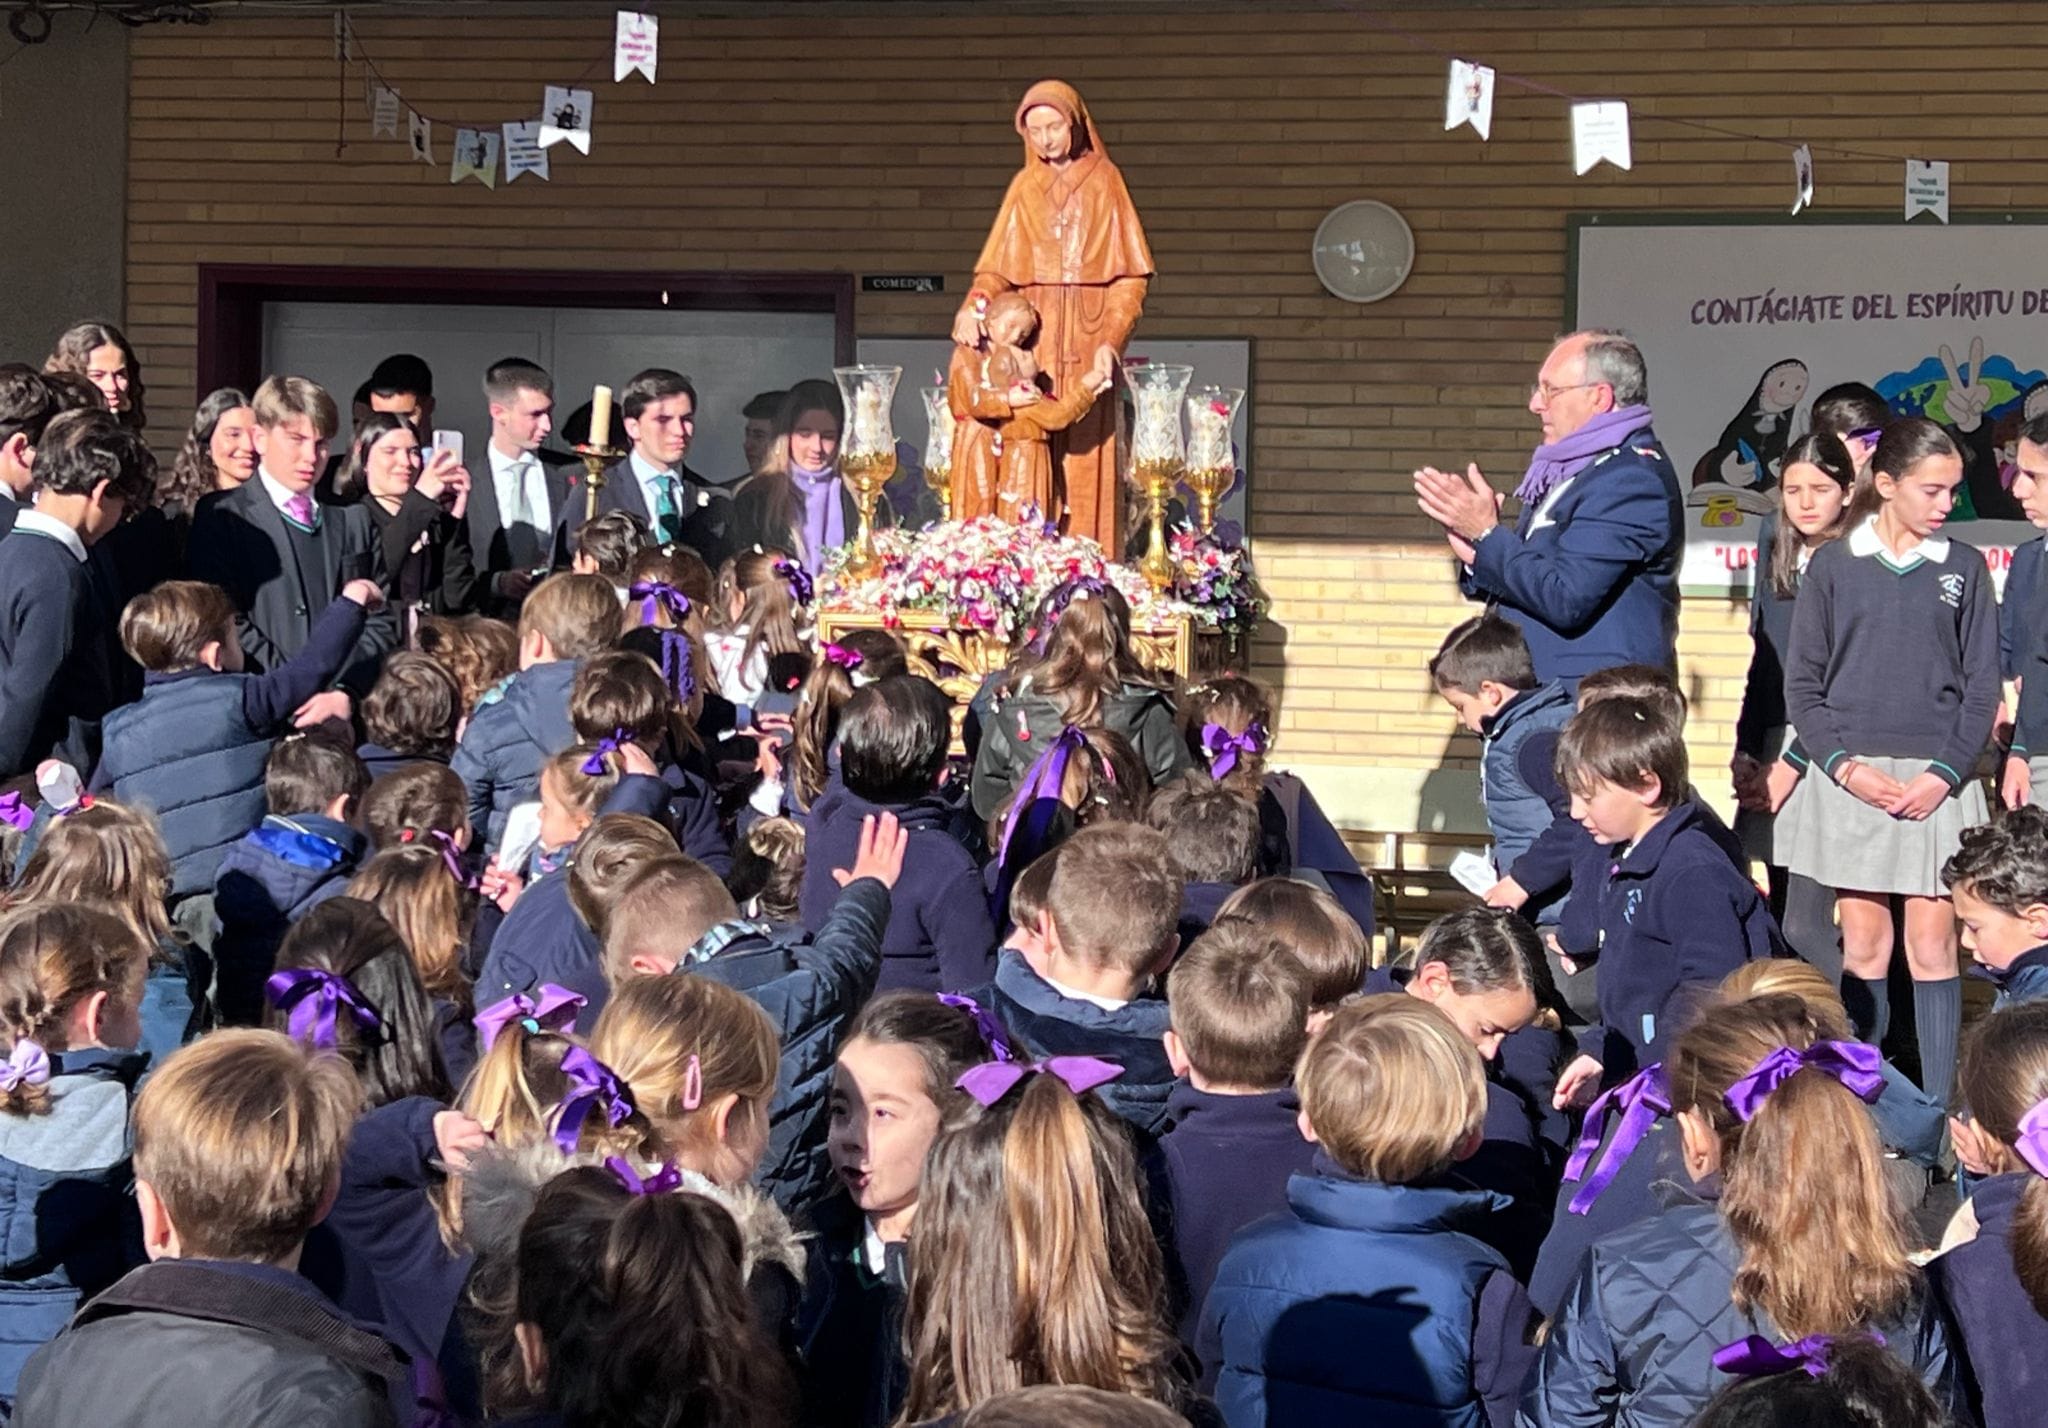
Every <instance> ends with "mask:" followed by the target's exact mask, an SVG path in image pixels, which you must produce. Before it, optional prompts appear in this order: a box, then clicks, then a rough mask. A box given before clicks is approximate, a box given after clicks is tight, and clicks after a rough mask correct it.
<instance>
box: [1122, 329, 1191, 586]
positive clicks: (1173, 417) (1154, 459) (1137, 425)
mask: <svg viewBox="0 0 2048 1428" xmlns="http://www.w3.org/2000/svg"><path fill="white" fill-rule="evenodd" d="M1124 375H1125V377H1126V379H1127V380H1128V381H1129V382H1130V384H1131V479H1132V480H1134V481H1136V482H1137V483H1138V489H1139V490H1141V491H1143V492H1144V493H1145V499H1146V501H1147V503H1148V504H1149V506H1150V508H1151V510H1150V515H1151V523H1152V532H1151V536H1150V538H1149V540H1148V541H1147V543H1146V547H1145V556H1144V558H1143V559H1142V560H1140V561H1139V562H1138V568H1139V570H1141V571H1143V572H1144V575H1145V579H1146V580H1147V581H1149V582H1150V583H1151V585H1152V588H1153V589H1154V590H1166V589H1167V588H1169V587H1170V586H1171V585H1172V584H1173V558H1172V556H1171V555H1170V554H1169V553H1168V552H1167V549H1166V502H1167V498H1168V497H1169V496H1171V495H1172V494H1173V488H1174V487H1175V486H1176V485H1177V484H1178V483H1179V482H1180V479H1181V475H1182V473H1183V472H1185V471H1186V469H1187V441H1186V438H1185V437H1184V436H1183V434H1182V432H1181V401H1182V399H1183V398H1184V397H1185V396H1186V395H1187V390H1188V383H1189V382H1190V381H1191V380H1192V379H1193V378H1194V375H1195V369H1194V368H1192V367H1188V366H1184V365H1182V364H1180V363H1176V362H1147V363H1145V364H1143V365H1142V366H1133V367H1129V368H1127V369H1125V373H1124Z"/></svg>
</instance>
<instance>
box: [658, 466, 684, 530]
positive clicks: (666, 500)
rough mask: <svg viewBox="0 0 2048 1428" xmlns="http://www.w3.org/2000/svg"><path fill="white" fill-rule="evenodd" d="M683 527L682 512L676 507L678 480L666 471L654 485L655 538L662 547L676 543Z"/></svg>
mask: <svg viewBox="0 0 2048 1428" xmlns="http://www.w3.org/2000/svg"><path fill="white" fill-rule="evenodd" d="M681 527H682V516H681V512H680V511H679V510H678V508H677V506H676V478H675V476H674V475H673V474H672V473H670V472H666V471H664V472H663V473H662V474H661V475H660V476H658V477H656V478H655V484H654V538H655V540H656V541H657V542H658V543H659V544H661V545H668V544H669V543H670V542H672V541H674V540H675V538H676V536H677V535H678V534H679V533H680V531H681Z"/></svg>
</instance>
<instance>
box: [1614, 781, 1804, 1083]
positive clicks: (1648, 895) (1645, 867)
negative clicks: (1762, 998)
mask: <svg viewBox="0 0 2048 1428" xmlns="http://www.w3.org/2000/svg"><path fill="white" fill-rule="evenodd" d="M1696 807H1697V806H1696V805H1694V804H1692V803H1691V802H1685V803H1681V804H1679V805H1677V806H1676V807H1675V808H1673V809H1672V810H1671V811H1670V812H1669V813H1667V814H1665V815H1664V816H1663V817H1662V818H1660V819H1659V820H1658V821H1657V822H1656V824H1655V825H1654V826H1652V827H1651V828H1650V829H1649V831H1648V832H1646V833H1644V834H1643V836H1642V837H1641V838H1638V839H1637V840H1636V841H1635V842H1634V843H1633V844H1631V845H1630V846H1629V848H1628V849H1627V851H1626V852H1623V853H1620V854H1618V855H1616V856H1615V857H1614V858H1613V861H1611V862H1610V863H1609V864H1608V867H1607V877H1606V879H1605V881H1604V882H1603V883H1602V884H1601V885H1600V892H1599V897H1600V981H1599V994H1600V1021H1601V1024H1600V1025H1599V1026H1591V1027H1587V1028H1585V1029H1584V1030H1583V1031H1582V1032H1581V1033H1580V1037H1579V1049H1580V1050H1582V1051H1584V1052H1586V1053H1587V1054H1589V1055H1592V1056H1595V1057H1598V1058H1599V1059H1600V1060H1601V1062H1602V1063H1603V1064H1604V1065H1605V1066H1606V1068H1607V1078H1608V1080H1610V1081H1616V1080H1620V1079H1621V1078H1623V1077H1625V1076H1628V1075H1630V1074H1632V1073H1633V1072H1634V1071H1635V1069H1636V1068H1637V1067H1638V1066H1646V1065H1648V1064H1649V1063H1650V1062H1652V1061H1659V1060H1662V1059H1663V1054H1664V1049H1665V1047H1666V1046H1667V1045H1669V1043H1670V1040H1671V1038H1672V1037H1673V1036H1674V1035H1675V1034H1676V1033H1677V1032H1678V1031H1680V1030H1681V1029H1682V1028H1683V1026H1684V1024H1685V1022H1686V1021H1687V1020H1688V1019H1689V1018H1690V1017H1691V1015H1692V1014H1693V1013H1694V1011H1695V1010H1696V1003H1697V1001H1698V999H1699V998H1701V997H1702V996H1704V995H1705V994H1706V992H1708V991H1709V990H1711V989H1712V988H1713V986H1714V985H1715V984H1716V983H1718V982H1719V981H1720V980H1721V978H1723V977H1725V976H1726V975H1727V974H1728V973H1730V972H1732V971H1734V970H1735V969H1736V968H1737V967H1739V966H1741V965H1742V964H1743V963H1744V962H1750V961H1754V960H1756V959H1757V958H1760V957H1778V956H1783V955H1785V950H1786V949H1785V939H1784V937H1783V936H1782V935H1781V934H1780V933H1779V931H1778V924H1777V921H1776V920H1775V919H1774V918H1772V916H1771V910H1770V908H1769V907H1768V906H1767V905H1766V904H1765V902H1764V899H1763V896H1762V894H1760V893H1759V892H1758V891H1757V888H1756V884H1755V883H1752V882H1751V881H1750V880H1749V879H1748V878H1747V877H1745V876H1743V874H1741V873H1740V872H1738V871H1736V870H1735V868H1733V867H1732V866H1730V865H1729V862H1728V858H1727V855H1726V854H1725V853H1724V852H1723V851H1722V850H1721V848H1720V847H1719V846H1718V845H1717V844H1716V843H1715V841H1714V839H1713V838H1712V837H1711V836H1709V834H1708V833H1707V831H1706V829H1705V828H1703V827H1702V826H1701V824H1700V821H1699V815H1698V813H1697V811H1696Z"/></svg>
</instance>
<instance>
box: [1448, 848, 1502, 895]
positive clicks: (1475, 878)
mask: <svg viewBox="0 0 2048 1428" xmlns="http://www.w3.org/2000/svg"><path fill="white" fill-rule="evenodd" d="M1451 876H1452V877H1454V878H1456V879H1457V880H1458V885H1459V886H1460V887H1462V888H1464V889H1465V891H1467V892H1469V893H1471V894H1472V895H1473V896H1474V897H1485V896H1486V895H1487V894H1488V893H1490V892H1492V891H1493V885H1494V884H1495V883H1497V882H1499V881H1500V874H1499V873H1496V872H1495V871H1494V870H1493V859H1491V858H1489V857H1487V856H1486V854H1484V853H1475V852H1473V851H1472V850H1471V849H1469V848H1467V849H1466V850H1465V851H1464V852H1462V853H1460V854H1458V856H1457V857H1455V858H1453V859H1451Z"/></svg>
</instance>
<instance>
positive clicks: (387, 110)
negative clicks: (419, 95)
mask: <svg viewBox="0 0 2048 1428" xmlns="http://www.w3.org/2000/svg"><path fill="white" fill-rule="evenodd" d="M379 134H389V135H390V136H391V137H392V138H394V139H395V138H397V137H398V91H397V90H395V89H393V88H392V87H391V86H390V85H388V84H380V85H378V86H377V87H376V89H375V90H373V91H372V92H371V95H370V137H371V138H373V139H374V138H376V137H377V136H378V135H379Z"/></svg>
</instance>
